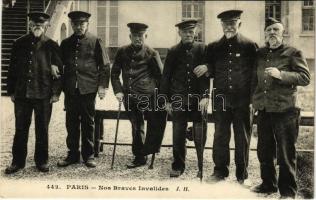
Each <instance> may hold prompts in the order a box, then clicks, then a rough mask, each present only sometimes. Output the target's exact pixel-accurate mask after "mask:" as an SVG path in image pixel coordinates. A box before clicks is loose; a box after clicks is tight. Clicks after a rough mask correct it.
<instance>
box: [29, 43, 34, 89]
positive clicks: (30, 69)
mask: <svg viewBox="0 0 316 200" xmlns="http://www.w3.org/2000/svg"><path fill="white" fill-rule="evenodd" d="M34 44H35V43H34V42H32V46H34ZM30 55H31V56H30V60H29V64H30V66H29V73H32V63H33V62H32V56H33V51H32V50H31V51H30ZM31 81H32V80H31V79H29V80H28V82H29V83H30V82H31Z"/></svg>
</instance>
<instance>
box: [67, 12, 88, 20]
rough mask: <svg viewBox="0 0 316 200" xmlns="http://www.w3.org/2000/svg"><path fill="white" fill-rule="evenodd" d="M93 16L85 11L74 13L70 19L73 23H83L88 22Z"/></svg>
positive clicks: (71, 13) (69, 15)
mask: <svg viewBox="0 0 316 200" xmlns="http://www.w3.org/2000/svg"><path fill="white" fill-rule="evenodd" d="M90 16H91V14H90V13H87V12H83V11H72V12H70V13H69V14H68V17H69V18H70V19H71V21H83V22H87V21H88V20H89V18H90Z"/></svg>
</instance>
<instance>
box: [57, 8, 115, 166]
mask: <svg viewBox="0 0 316 200" xmlns="http://www.w3.org/2000/svg"><path fill="white" fill-rule="evenodd" d="M90 16H91V15H90V14H89V13H86V12H82V11H73V12H70V13H69V14H68V17H69V18H70V19H71V26H72V29H73V31H74V34H73V35H71V36H70V37H69V38H66V39H65V40H63V41H62V43H61V50H62V59H63V63H64V75H63V90H64V93H65V108H66V128H67V132H68V135H67V139H66V143H67V147H68V149H69V152H68V155H67V157H66V159H65V160H63V161H60V162H58V166H60V167H65V166H68V165H71V164H74V163H78V162H79V161H80V151H79V139H80V132H81V155H82V159H83V161H84V163H85V165H86V166H87V167H96V163H95V161H94V143H93V138H94V137H93V136H94V115H95V97H96V93H98V96H99V97H100V99H103V98H104V97H105V94H106V90H107V88H108V85H109V79H110V62H109V58H108V56H107V53H106V51H105V47H104V44H103V42H102V40H101V39H99V38H97V37H95V36H94V35H92V34H90V33H89V32H88V25H89V22H88V20H89V17H90ZM80 130H81V131H80Z"/></svg>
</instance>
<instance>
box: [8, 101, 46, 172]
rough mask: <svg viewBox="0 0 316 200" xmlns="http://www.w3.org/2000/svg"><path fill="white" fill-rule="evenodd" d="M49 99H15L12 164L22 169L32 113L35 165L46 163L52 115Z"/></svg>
mask: <svg viewBox="0 0 316 200" xmlns="http://www.w3.org/2000/svg"><path fill="white" fill-rule="evenodd" d="M49 101H50V99H49V98H48V99H15V102H14V114H15V135H14V140H13V147H12V154H13V161H12V164H15V165H18V166H21V167H24V166H25V159H26V156H27V141H28V135H29V128H30V125H31V121H32V113H33V110H34V116H35V154H34V160H35V164H36V165H37V166H38V165H42V164H47V162H48V125H49V121H50V117H51V113H52V104H51V103H50V102H49Z"/></svg>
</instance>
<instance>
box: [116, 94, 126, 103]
mask: <svg viewBox="0 0 316 200" xmlns="http://www.w3.org/2000/svg"><path fill="white" fill-rule="evenodd" d="M115 97H116V99H117V100H118V101H119V102H122V101H123V97H124V94H123V93H122V92H119V93H116V94H115Z"/></svg>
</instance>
